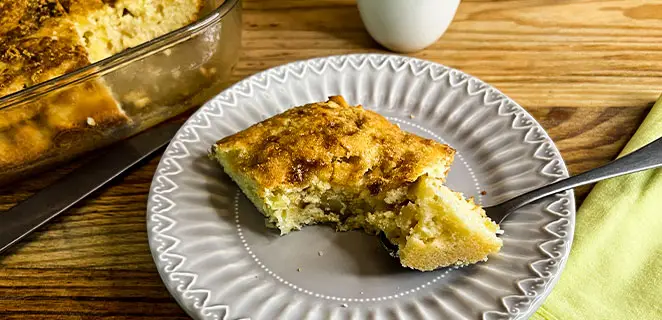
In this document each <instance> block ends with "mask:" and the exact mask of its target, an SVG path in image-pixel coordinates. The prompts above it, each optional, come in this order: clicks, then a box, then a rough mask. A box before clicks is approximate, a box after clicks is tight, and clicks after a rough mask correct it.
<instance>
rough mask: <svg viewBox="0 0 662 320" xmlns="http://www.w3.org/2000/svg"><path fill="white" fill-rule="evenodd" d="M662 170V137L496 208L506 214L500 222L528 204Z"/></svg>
mask: <svg viewBox="0 0 662 320" xmlns="http://www.w3.org/2000/svg"><path fill="white" fill-rule="evenodd" d="M661 166H662V137H660V138H658V139H657V140H655V141H653V142H651V143H649V144H647V145H645V146H643V147H642V148H640V149H637V150H635V151H633V152H631V153H629V154H627V155H625V156H623V157H621V158H618V159H616V160H614V161H612V162H610V163H607V164H606V165H604V166H602V167H598V168H595V169H593V170H589V171H586V172H584V173H581V174H578V175H576V176H572V177H569V178H566V179H563V180H559V181H557V182H554V183H552V184H550V185H546V186H544V187H541V188H538V189H535V190H532V191H529V192H527V193H525V194H522V195H519V196H517V197H515V198H512V199H510V200H508V201H506V202H503V203H501V204H498V205H496V206H495V207H500V209H501V210H499V211H500V212H502V213H503V214H504V216H503V217H501V219H498V220H502V219H503V218H505V216H506V215H508V214H509V213H511V212H513V211H514V210H516V209H518V208H520V207H522V206H524V205H526V204H529V203H531V202H533V201H536V200H538V199H541V198H544V197H546V196H549V195H552V194H555V193H558V192H561V191H564V190H568V189H572V188H574V187H579V186H583V185H586V184H589V183H593V182H597V181H600V180H604V179H609V178H613V177H618V176H621V175H624V174H629V173H634V172H638V171H642V170H647V169H653V168H658V167H661Z"/></svg>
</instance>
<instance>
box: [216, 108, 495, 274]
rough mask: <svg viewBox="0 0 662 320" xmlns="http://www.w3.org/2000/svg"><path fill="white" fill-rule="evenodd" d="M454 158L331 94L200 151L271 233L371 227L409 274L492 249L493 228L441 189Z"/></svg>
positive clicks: (457, 197) (471, 205) (481, 214)
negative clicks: (218, 166)
mask: <svg viewBox="0 0 662 320" xmlns="http://www.w3.org/2000/svg"><path fill="white" fill-rule="evenodd" d="M454 155H455V150H454V149H452V148H451V147H450V146H448V145H445V144H441V143H438V142H436V141H433V140H430V139H424V138H421V137H419V136H416V135H414V134H411V133H408V132H405V131H402V130H400V128H399V127H397V126H396V125H394V124H392V123H390V122H389V121H388V120H387V119H386V118H384V117H382V116H381V115H379V114H377V113H375V112H372V111H369V110H365V109H363V108H362V107H361V106H349V105H348V104H347V103H346V102H345V100H344V99H343V98H342V97H341V96H334V97H331V98H330V99H329V100H328V101H326V102H319V103H311V104H307V105H304V106H300V107H296V108H292V109H289V110H287V111H285V112H283V113H281V114H279V115H276V116H274V117H272V118H269V119H267V120H265V121H263V122H260V123H258V124H255V125H253V126H251V127H249V128H247V129H245V130H243V131H241V132H238V133H236V134H234V135H231V136H228V137H225V138H223V139H221V140H220V141H218V142H217V143H216V144H214V145H213V146H212V149H211V152H210V156H211V157H212V158H214V159H216V160H217V161H218V162H220V164H221V165H222V166H223V168H224V170H225V172H227V174H228V175H229V176H230V177H231V178H232V179H233V180H234V181H235V182H236V183H237V184H238V185H239V187H240V188H241V190H242V191H243V192H244V194H246V196H247V197H248V198H249V199H250V200H251V201H252V202H253V204H254V205H255V206H256V207H257V208H258V210H259V211H261V212H262V213H263V214H264V215H265V216H266V217H267V221H268V223H269V224H270V225H271V226H274V227H277V228H278V229H280V231H281V234H286V233H288V232H290V231H292V230H298V229H300V228H301V227H303V226H305V225H310V224H317V223H329V224H333V225H335V226H336V228H337V229H338V230H341V231H344V230H351V229H364V230H365V231H367V232H369V233H373V234H376V233H378V232H380V231H381V232H384V233H385V234H386V236H387V238H388V239H389V240H390V241H391V242H392V243H394V244H396V245H397V246H398V248H399V255H400V260H401V262H402V264H403V265H404V266H407V267H411V268H414V269H419V270H433V269H436V268H439V267H442V266H448V265H455V264H460V265H463V264H470V263H475V262H477V261H481V260H485V259H486V258H487V255H488V254H490V253H494V252H497V251H498V250H499V249H500V248H501V240H500V239H499V238H497V237H496V232H497V230H498V226H497V225H496V224H495V223H494V222H492V221H491V220H489V218H487V217H486V216H485V213H484V211H483V210H482V209H480V207H478V206H477V205H475V204H474V203H473V201H471V200H466V199H465V198H464V197H463V196H462V195H461V194H459V193H455V192H453V191H451V190H450V189H448V188H447V187H446V186H444V185H443V184H442V183H443V182H444V180H445V178H446V175H447V174H448V171H449V169H450V165H451V163H452V161H453V157H454Z"/></svg>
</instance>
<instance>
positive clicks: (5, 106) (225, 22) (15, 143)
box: [0, 0, 241, 184]
mask: <svg viewBox="0 0 662 320" xmlns="http://www.w3.org/2000/svg"><path fill="white" fill-rule="evenodd" d="M201 13H202V14H201V16H202V18H201V19H199V20H197V21H196V22H194V23H192V24H190V25H188V26H185V27H183V28H180V29H178V30H175V31H172V32H170V33H168V34H165V35H163V36H160V37H158V38H155V39H153V40H151V41H149V42H146V43H143V44H141V45H139V46H136V47H133V48H130V49H127V50H125V51H123V52H120V53H118V54H116V55H113V56H111V57H109V58H107V59H104V60H101V61H99V62H96V63H94V64H91V65H89V66H86V67H84V68H82V69H79V70H77V71H74V72H71V73H68V74H65V75H62V76H60V77H57V78H54V79H51V80H49V81H46V82H43V83H41V84H38V85H35V86H33V87H29V88H27V89H24V90H21V91H19V92H16V93H13V94H10V95H8V96H5V97H1V98H0V184H7V183H8V182H11V181H15V180H16V179H17V178H20V177H22V176H25V175H29V174H32V173H35V172H38V171H42V170H44V169H46V168H49V167H52V166H53V165H55V164H57V163H61V162H63V161H66V160H70V159H72V158H74V157H76V156H78V155H80V154H82V153H86V152H90V151H92V150H95V149H97V148H100V147H103V146H106V145H108V144H111V143H113V142H116V141H118V140H121V139H124V138H127V137H129V136H131V135H133V134H136V133H138V132H140V131H143V130H145V129H147V128H149V127H151V126H154V125H156V124H158V123H160V122H163V121H164V120H167V119H169V118H171V117H173V116H176V115H178V114H180V113H182V112H184V111H186V110H188V109H190V108H193V107H197V106H200V105H201V104H202V103H204V102H205V101H207V100H209V99H210V98H211V97H212V96H214V95H215V94H217V93H218V92H219V91H220V90H221V89H222V88H223V87H225V86H227V81H228V79H229V77H230V73H231V70H232V68H233V67H234V65H235V63H236V61H237V59H238V55H239V50H240V47H241V0H225V1H224V0H205V3H204V6H203V9H202V12H201Z"/></svg>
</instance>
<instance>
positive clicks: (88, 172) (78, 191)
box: [0, 123, 181, 253]
mask: <svg viewBox="0 0 662 320" xmlns="http://www.w3.org/2000/svg"><path fill="white" fill-rule="evenodd" d="M180 126H181V125H180V124H175V123H172V124H165V125H162V126H158V127H156V128H152V129H150V130H147V131H145V132H144V133H141V134H138V135H136V136H134V137H131V138H129V139H126V140H123V141H120V142H118V143H116V144H114V145H111V146H110V147H109V148H107V149H106V152H103V153H102V154H101V155H100V156H97V157H96V158H94V159H92V160H90V161H89V162H87V163H85V164H84V165H83V166H82V167H80V168H78V169H76V170H74V171H73V172H71V173H70V174H68V175H66V176H64V177H63V178H61V179H60V180H58V181H56V182H55V183H53V184H51V185H49V186H48V187H46V188H44V189H42V190H40V191H38V192H37V193H35V194H34V195H32V196H31V197H29V198H28V199H26V200H24V201H22V202H20V203H19V204H17V205H16V206H14V207H12V208H11V209H9V210H7V211H5V212H1V213H0V253H2V252H4V251H5V250H7V249H8V248H10V247H11V246H12V245H14V244H16V243H17V242H19V241H20V240H21V239H23V238H24V237H26V236H27V235H29V234H30V233H32V231H34V230H36V229H37V228H39V227H40V226H42V225H43V224H45V223H46V222H48V221H49V220H51V219H53V218H54V217H55V216H57V215H58V214H60V213H62V212H63V211H65V210H67V209H69V208H71V207H72V206H73V205H75V204H76V203H78V201H80V200H82V199H84V198H85V197H86V196H88V195H89V194H90V193H92V192H94V191H96V190H98V189H99V188H101V187H103V186H104V185H106V184H107V183H108V182H110V181H112V180H113V179H114V178H116V177H117V176H119V175H120V174H122V173H123V172H125V171H127V170H129V169H130V168H131V167H133V166H134V165H135V164H137V163H138V162H140V161H142V160H144V159H145V158H147V157H149V156H151V155H153V154H155V153H156V152H157V151H159V150H161V149H162V148H163V147H164V146H166V145H167V144H168V142H170V140H171V139H172V137H174V135H175V134H176V133H177V130H179V127H180Z"/></svg>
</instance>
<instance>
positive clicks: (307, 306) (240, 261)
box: [147, 54, 575, 319]
mask: <svg viewBox="0 0 662 320" xmlns="http://www.w3.org/2000/svg"><path fill="white" fill-rule="evenodd" d="M335 94H342V95H343V96H345V98H346V99H347V100H348V102H349V103H351V104H362V105H364V107H365V108H368V109H371V110H375V111H377V112H379V113H381V114H383V115H384V116H386V117H387V118H388V119H389V120H390V121H392V122H394V123H397V124H399V125H400V126H401V127H402V128H403V129H405V130H408V131H410V132H414V133H416V134H419V135H422V136H425V137H429V138H432V139H436V140H439V141H443V142H446V143H448V144H450V145H452V146H453V147H455V148H456V149H457V150H458V157H457V158H456V161H455V163H454V164H453V168H452V169H451V174H450V176H449V178H448V183H449V185H450V186H451V187H452V188H455V189H457V190H459V191H462V192H464V193H465V194H466V195H469V196H474V197H476V199H477V200H478V201H479V202H481V203H483V204H487V205H489V204H492V203H495V202H499V201H501V200H505V199H507V198H509V197H512V196H515V195H517V194H520V193H522V192H524V191H526V190H529V189H532V188H535V187H538V186H541V185H544V184H547V183H550V182H552V181H555V180H557V179H558V178H562V177H566V176H567V170H566V167H565V164H564V163H563V159H561V157H560V155H559V152H558V150H557V149H556V147H555V146H554V143H553V142H552V141H551V139H550V138H549V137H548V136H547V134H546V133H545V132H544V130H543V129H542V128H541V127H540V125H539V124H538V123H536V122H535V120H534V119H533V118H532V117H531V116H530V115H529V114H528V113H527V112H526V111H524V110H523V109H522V108H521V107H520V106H518V105H517V104H516V103H515V102H513V101H512V100H510V99H509V98H508V97H506V96H504V95H503V94H502V93H500V92H499V91H497V90H495V89H494V88H492V87H490V86H489V85H487V84H485V83H483V82H482V81H480V80H478V79H476V78H473V77H471V76H469V75H467V74H464V73H462V72H460V71H457V70H454V69H451V68H447V67H444V66H441V65H439V64H435V63H431V62H427V61H423V60H417V59H412V58H407V57H401V56H392V55H377V54H370V55H347V56H333V57H326V58H318V59H312V60H307V61H301V62H295V63H291V64H288V65H284V66H281V67H277V68H273V69H270V70H267V71H265V72H262V73H259V74H257V75H254V76H252V77H250V78H248V79H246V80H243V81H241V82H239V83H237V84H236V85H234V86H233V87H231V88H229V89H228V90H226V91H224V92H222V93H221V94H220V95H218V96H217V97H215V98H214V99H212V100H211V101H209V102H208V103H206V104H205V105H204V106H203V107H202V108H201V109H200V110H198V111H197V112H196V113H195V114H194V115H193V116H192V117H191V118H190V119H189V120H188V121H187V122H186V124H185V125H184V126H183V127H182V128H181V129H180V131H179V133H178V134H177V136H176V137H175V139H173V141H172V142H171V144H170V146H169V147H168V149H167V150H166V152H165V155H164V156H163V158H162V160H161V163H160V164H159V167H158V169H157V171H156V174H155V176H154V180H153V182H152V186H151V190H150V195H149V203H148V211H147V228H148V233H149V244H150V247H151V250H152V254H153V256H154V261H155V262H156V266H157V268H158V270H159V273H160V274H161V277H162V278H163V281H164V283H165V285H166V287H167V288H168V290H170V292H171V293H172V295H173V296H174V297H175V299H176V300H177V301H178V302H179V303H180V305H181V306H182V307H183V308H184V309H185V310H186V311H187V312H188V313H189V314H190V315H191V316H192V317H194V318H196V319H275V318H281V319H328V318H333V319H520V318H526V317H527V316H529V315H531V314H532V313H533V312H534V311H535V309H536V308H537V307H538V306H539V305H540V303H542V300H543V299H544V298H545V297H546V296H547V294H548V293H549V291H550V290H551V288H552V287H553V285H554V283H555V282H556V280H557V279H558V277H559V275H560V272H561V270H562V268H563V266H564V264H565V261H566V260H567V257H568V251H569V248H570V245H571V242H572V236H573V229H574V215H575V209H574V196H573V193H572V192H571V191H569V192H565V193H561V194H557V195H555V196H552V197H548V198H546V199H544V200H542V201H540V202H538V203H535V204H532V205H529V206H526V207H524V208H522V209H521V210H518V211H517V212H515V213H514V214H513V215H511V216H510V217H509V219H508V220H507V221H505V222H504V223H503V224H502V228H503V229H504V230H505V234H504V235H503V236H502V238H503V240H504V247H503V249H502V251H501V252H500V253H499V254H498V255H495V256H492V257H490V259H489V261H487V262H485V263H479V264H477V265H474V266H470V267H465V268H449V269H443V270H438V271H434V272H426V273H422V272H416V271H411V270H405V269H403V268H401V267H400V266H399V265H398V263H397V261H394V260H393V259H391V258H389V257H388V255H387V254H386V253H385V252H384V251H383V250H382V249H381V248H380V246H379V243H378V241H377V239H376V238H375V237H370V236H368V235H365V234H363V233H361V232H358V231H357V232H347V233H336V232H334V231H333V230H332V229H331V228H329V227H325V226H312V227H307V228H304V229H303V230H302V231H298V232H293V233H291V234H289V235H287V236H284V237H280V236H278V234H277V233H276V232H274V231H273V230H270V229H267V228H266V227H265V226H264V220H263V218H262V217H261V216H260V214H259V213H258V212H257V210H255V208H254V207H253V206H252V205H251V204H250V202H249V201H248V200H247V199H246V198H245V197H244V196H243V195H242V194H241V192H239V190H238V188H237V187H236V185H235V184H234V183H232V181H231V180H230V179H229V178H228V177H227V176H226V175H224V174H223V172H222V169H221V168H220V167H219V166H218V165H217V164H216V163H214V162H212V161H211V160H209V159H208V158H207V150H208V149H209V147H210V146H211V144H212V143H214V142H215V141H216V140H218V139H220V138H221V137H224V136H227V135H230V134H233V133H235V132H237V131H240V130H242V129H244V128H247V127H248V126H250V125H252V124H254V123H256V122H258V121H260V120H263V119H266V118H268V117H270V116H273V115H275V114H277V113H280V112H282V111H284V110H285V109H287V108H290V107H292V106H296V105H301V104H305V103H308V102H313V101H320V100H325V99H326V98H327V97H328V96H330V95H335ZM482 191H485V192H486V194H485V195H482V194H481V193H482Z"/></svg>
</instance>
